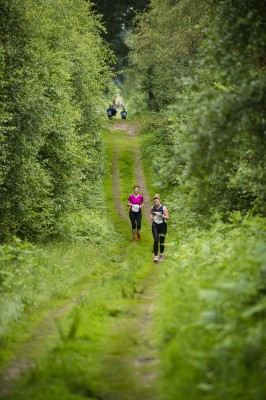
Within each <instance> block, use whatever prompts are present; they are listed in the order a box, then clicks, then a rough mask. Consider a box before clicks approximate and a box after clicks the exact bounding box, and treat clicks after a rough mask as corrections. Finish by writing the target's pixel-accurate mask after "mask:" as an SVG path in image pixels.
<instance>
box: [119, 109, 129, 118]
mask: <svg viewBox="0 0 266 400" xmlns="http://www.w3.org/2000/svg"><path fill="white" fill-rule="evenodd" d="M120 115H121V118H122V119H126V118H127V111H126V110H125V107H123V110H122V111H121V112H120Z"/></svg>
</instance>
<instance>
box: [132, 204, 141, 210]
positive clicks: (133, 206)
mask: <svg viewBox="0 0 266 400" xmlns="http://www.w3.org/2000/svg"><path fill="white" fill-rule="evenodd" d="M132 211H134V212H138V211H139V204H132Z"/></svg>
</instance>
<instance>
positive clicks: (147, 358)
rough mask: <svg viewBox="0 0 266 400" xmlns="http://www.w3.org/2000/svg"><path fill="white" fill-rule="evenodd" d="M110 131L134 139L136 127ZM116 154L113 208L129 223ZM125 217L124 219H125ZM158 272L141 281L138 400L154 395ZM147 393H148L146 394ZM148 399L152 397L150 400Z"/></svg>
mask: <svg viewBox="0 0 266 400" xmlns="http://www.w3.org/2000/svg"><path fill="white" fill-rule="evenodd" d="M112 129H114V130H116V131H123V132H125V133H126V134H127V135H128V136H137V134H138V125H137V124H135V123H129V122H115V123H114V125H113V126H112ZM132 150H133V152H134V175H135V178H136V183H137V184H138V185H139V186H140V193H141V194H142V195H143V197H144V207H143V211H144V213H143V214H144V216H145V219H146V220H147V222H148V223H150V207H151V206H150V204H151V203H150V198H149V193H148V190H147V187H146V183H145V177H144V172H143V169H142V166H141V154H140V151H139V149H138V148H135V147H133V149H132ZM117 157H118V154H117V153H116V154H115V157H114V159H115V160H116V161H115V162H114V163H113V170H112V181H113V187H116V188H117V190H116V193H114V202H115V207H116V209H117V210H118V212H119V214H120V216H121V217H123V218H127V219H128V215H127V214H126V213H125V212H124V209H123V207H122V205H121V203H120V200H119V171H118V164H117ZM125 214H126V215H125ZM157 273H158V268H155V267H154V268H152V269H151V270H150V274H149V276H148V277H147V278H146V279H145V280H144V282H143V285H144V287H145V289H144V290H143V294H141V295H140V298H139V300H140V305H139V307H138V310H137V314H138V317H137V321H136V325H137V326H138V336H139V338H138V345H139V354H138V356H137V357H136V358H135V361H134V366H133V368H134V369H135V374H136V376H137V377H138V382H139V386H140V388H143V390H144V391H145V389H148V391H147V392H146V391H145V394H144V393H143V394H142V397H141V400H150V399H151V400H155V392H154V391H153V390H152V388H153V387H154V383H155V382H156V379H157V368H156V365H157V364H158V357H157V350H156V346H155V345H154V343H152V341H151V335H150V333H151V329H152V328H151V322H152V312H153V309H154V302H155V298H156V291H155V286H156V279H157ZM149 389H150V390H151V391H149ZM150 396H151V397H150Z"/></svg>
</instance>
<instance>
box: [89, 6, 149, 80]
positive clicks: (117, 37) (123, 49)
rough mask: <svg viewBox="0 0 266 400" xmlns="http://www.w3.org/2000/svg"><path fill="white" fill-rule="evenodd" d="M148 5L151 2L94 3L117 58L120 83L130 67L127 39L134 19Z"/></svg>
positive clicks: (105, 34)
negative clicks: (124, 71) (125, 69)
mask: <svg viewBox="0 0 266 400" xmlns="http://www.w3.org/2000/svg"><path fill="white" fill-rule="evenodd" d="M148 3H149V0H117V1H113V2H112V1H110V0H95V1H94V4H95V9H96V11H97V13H100V14H102V16H103V23H104V25H105V27H106V31H105V33H104V35H103V37H104V39H105V40H106V41H107V42H108V43H109V45H110V48H111V49H112V50H113V51H114V53H115V55H116V57H117V62H116V65H115V70H116V72H117V73H118V76H117V79H118V81H123V79H124V74H123V70H124V68H126V67H127V65H128V60H127V56H128V52H129V47H128V44H127V42H126V38H127V36H128V34H129V33H130V32H131V30H132V28H133V18H134V17H135V15H136V13H137V12H140V11H142V10H143V9H144V8H145V7H146V6H147V5H148Z"/></svg>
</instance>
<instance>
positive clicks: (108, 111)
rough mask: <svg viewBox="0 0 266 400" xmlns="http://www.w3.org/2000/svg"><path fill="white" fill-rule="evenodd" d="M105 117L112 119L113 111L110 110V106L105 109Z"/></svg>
mask: <svg viewBox="0 0 266 400" xmlns="http://www.w3.org/2000/svg"><path fill="white" fill-rule="evenodd" d="M106 111H107V116H108V118H109V119H112V116H113V110H112V104H110V105H109V107H108V108H107V110H106Z"/></svg>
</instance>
